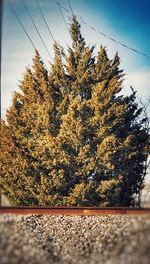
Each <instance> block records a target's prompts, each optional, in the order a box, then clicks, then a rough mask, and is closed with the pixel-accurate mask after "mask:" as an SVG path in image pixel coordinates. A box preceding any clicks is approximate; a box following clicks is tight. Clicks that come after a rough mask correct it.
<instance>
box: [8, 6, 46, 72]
mask: <svg viewBox="0 0 150 264" xmlns="http://www.w3.org/2000/svg"><path fill="white" fill-rule="evenodd" d="M8 5H9V7H10V10H11V11H12V13H13V14H14V16H15V17H16V19H17V22H18V23H19V25H20V26H21V28H22V29H23V31H24V33H25V35H26V36H27V38H28V39H29V42H30V43H31V45H32V46H33V48H34V49H35V50H38V49H37V48H36V46H35V44H34V43H33V41H32V39H31V38H30V36H29V34H28V32H27V30H26V29H25V27H24V25H23V24H22V22H21V20H20V18H19V17H18V15H17V13H16V11H15V9H14V8H13V6H12V4H11V3H10V2H9V1H8ZM40 57H41V55H40ZM41 59H42V57H41ZM42 61H43V63H44V60H43V59H42ZM44 65H45V67H46V69H47V70H48V68H47V66H46V64H45V63H44Z"/></svg>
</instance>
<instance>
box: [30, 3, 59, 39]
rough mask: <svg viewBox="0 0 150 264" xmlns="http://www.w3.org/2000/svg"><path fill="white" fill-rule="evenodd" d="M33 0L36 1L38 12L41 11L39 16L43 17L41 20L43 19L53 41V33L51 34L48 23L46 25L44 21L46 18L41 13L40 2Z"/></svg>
mask: <svg viewBox="0 0 150 264" xmlns="http://www.w3.org/2000/svg"><path fill="white" fill-rule="evenodd" d="M35 2H36V4H37V7H38V9H39V11H40V13H41V16H42V17H43V20H44V22H45V25H46V27H47V29H48V32H49V34H50V36H51V38H52V39H53V41H54V42H55V39H54V37H53V34H52V32H51V30H50V28H49V25H48V23H47V21H46V18H45V16H44V14H43V11H42V9H41V6H40V4H39V1H38V0H35Z"/></svg>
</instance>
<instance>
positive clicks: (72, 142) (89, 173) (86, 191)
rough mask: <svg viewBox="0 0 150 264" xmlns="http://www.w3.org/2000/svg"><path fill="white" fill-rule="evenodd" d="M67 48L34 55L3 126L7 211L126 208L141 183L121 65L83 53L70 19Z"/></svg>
mask: <svg viewBox="0 0 150 264" xmlns="http://www.w3.org/2000/svg"><path fill="white" fill-rule="evenodd" d="M70 33H71V37H72V47H69V48H68V52H67V54H65V53H64V51H63V49H62V47H60V45H58V44H57V43H55V44H54V63H53V64H52V66H51V69H50V73H49V74H48V72H47V71H46V70H45V68H44V65H43V63H42V61H41V58H40V56H39V53H38V51H37V50H36V51H35V57H34V59H33V67H32V69H27V70H26V72H25V75H24V78H23V80H22V82H21V83H20V93H17V92H15V93H14V96H13V101H12V106H11V107H10V108H9V110H8V112H7V121H6V122H4V121H3V120H2V121H1V157H0V162H1V175H0V185H1V187H2V188H3V190H4V191H5V192H6V194H7V195H8V197H9V198H10V199H11V201H12V203H14V204H20V205H51V206H54V205H56V206H61V205H66V206H119V205H126V206H127V205H131V204H132V203H133V196H134V195H135V194H137V193H138V192H139V190H140V188H141V186H142V183H143V168H144V162H145V160H146V159H147V153H148V134H147V132H146V130H145V129H144V121H143V122H140V121H139V118H138V117H139V115H140V113H141V111H142V109H139V107H138V105H137V103H136V102H135V99H136V96H135V92H134V91H132V93H131V95H129V96H127V97H124V96H121V95H119V92H120V91H121V89H122V81H123V79H122V78H123V71H122V70H120V69H119V63H120V59H119V56H118V54H117V53H116V55H115V57H114V59H112V60H110V59H109V58H108V57H107V52H106V48H104V47H102V46H101V47H100V49H99V52H98V55H97V57H94V55H93V49H94V47H89V46H86V43H85V41H84V38H83V37H82V35H81V32H80V25H79V23H78V22H77V20H76V18H75V17H73V20H72V25H71V28H70Z"/></svg>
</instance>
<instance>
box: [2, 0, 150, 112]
mask: <svg viewBox="0 0 150 264" xmlns="http://www.w3.org/2000/svg"><path fill="white" fill-rule="evenodd" d="M9 1H10V2H11V3H12V4H13V7H14V9H15V11H16V12H17V14H18V16H19V18H20V19H21V21H22V23H23V25H24V26H25V28H26V30H27V32H28V34H29V35H30V37H31V38H32V40H33V42H34V44H35V45H36V47H37V48H38V49H39V52H40V54H41V56H42V58H43V59H44V61H45V63H46V65H47V66H48V67H49V61H50V58H49V56H48V54H47V52H46V50H45V48H44V46H43V44H42V42H41V40H40V39H39V36H38V35H37V32H36V31H35V29H34V26H33V24H32V22H31V20H30V18H29V16H28V14H27V12H26V10H25V8H24V5H23V1H22V0H9ZM38 1H39V3H40V5H41V8H42V10H43V13H44V15H45V18H46V20H47V22H48V24H49V26H50V29H51V31H52V33H53V35H54V38H55V39H56V40H57V41H59V42H60V43H61V44H62V45H63V46H64V48H67V45H68V44H69V45H70V44H71V43H70V37H69V33H68V31H67V29H66V27H65V24H64V22H63V18H62V16H61V14H60V11H59V9H58V6H57V4H56V2H57V1H56V0H38ZM25 2H26V4H27V5H28V8H29V9H30V12H31V14H32V16H33V18H34V20H35V23H36V25H37V27H38V29H39V31H40V33H41V35H42V37H43V39H44V41H45V43H46V45H47V47H48V49H49V51H50V53H51V54H52V56H53V41H52V39H51V37H50V35H49V33H48V31H47V29H46V27H45V24H44V21H43V20H42V17H41V15H40V12H39V10H38V8H37V5H36V2H35V0H25ZM59 2H60V4H62V5H63V6H64V7H66V8H67V9H68V10H70V9H69V4H68V0H59ZM70 2H71V5H72V8H73V11H74V13H75V14H76V15H77V16H78V17H79V21H81V18H80V17H82V18H83V19H84V20H85V21H86V22H87V23H88V24H90V25H92V26H94V27H95V28H96V29H97V30H100V31H102V32H104V33H105V34H106V35H109V36H110V37H112V38H115V39H116V40H118V41H120V42H122V43H124V44H126V45H128V46H131V47H132V48H134V49H137V50H139V51H141V52H143V53H146V54H147V55H149V56H150V16H149V14H150V1H149V0H130V1H129V0H126V1H121V0H120V1H119V0H113V1H112V0H99V1H98V0H70ZM63 13H64V15H65V18H66V21H67V23H69V19H68V13H67V12H66V11H64V10H63ZM81 25H82V32H83V35H84V36H85V39H86V42H87V43H89V44H90V45H92V44H96V49H95V53H96V52H97V51H98V48H99V46H100V44H103V45H105V46H106V47H107V50H108V55H109V56H110V57H111V58H112V57H113V56H114V54H115V52H116V51H118V52H119V55H120V57H121V67H122V68H123V69H124V71H125V73H126V77H125V82H124V91H123V92H124V94H127V93H129V92H130V89H129V87H130V85H132V86H133V87H134V88H135V90H137V91H138V96H140V97H142V99H143V100H144V101H146V100H147V98H148V97H149V96H150V92H149V90H150V89H149V88H150V58H146V57H144V56H142V55H138V54H137V53H134V52H132V51H130V50H127V49H125V48H124V47H122V46H120V45H119V44H116V43H114V42H113V41H111V40H109V39H107V38H105V37H104V36H102V35H100V34H98V33H97V32H95V31H93V30H92V29H91V28H90V27H88V26H86V25H85V24H83V23H82V24H81ZM33 56H34V49H33V47H32V46H31V44H30V42H29V40H28V38H27V37H26V35H25V33H24V32H23V30H22V28H21V27H20V25H19V24H18V22H17V20H16V18H15V16H14V14H13V13H12V11H11V10H10V7H9V5H8V0H4V12H3V29H2V79H1V87H2V116H3V117H5V113H6V109H7V108H8V107H9V105H10V104H11V99H12V94H13V91H15V90H17V89H18V83H19V80H20V79H22V78H23V73H24V72H25V67H26V66H28V65H31V64H32V58H33Z"/></svg>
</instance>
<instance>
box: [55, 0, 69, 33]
mask: <svg viewBox="0 0 150 264" xmlns="http://www.w3.org/2000/svg"><path fill="white" fill-rule="evenodd" d="M57 5H58V8H59V11H60V13H61V15H62V18H63V20H64V23H65V25H66V29H67V31H69V28H68V25H67V23H66V19H65V17H64V14H63V12H62V9H61V5H60V3H59V2H57Z"/></svg>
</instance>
